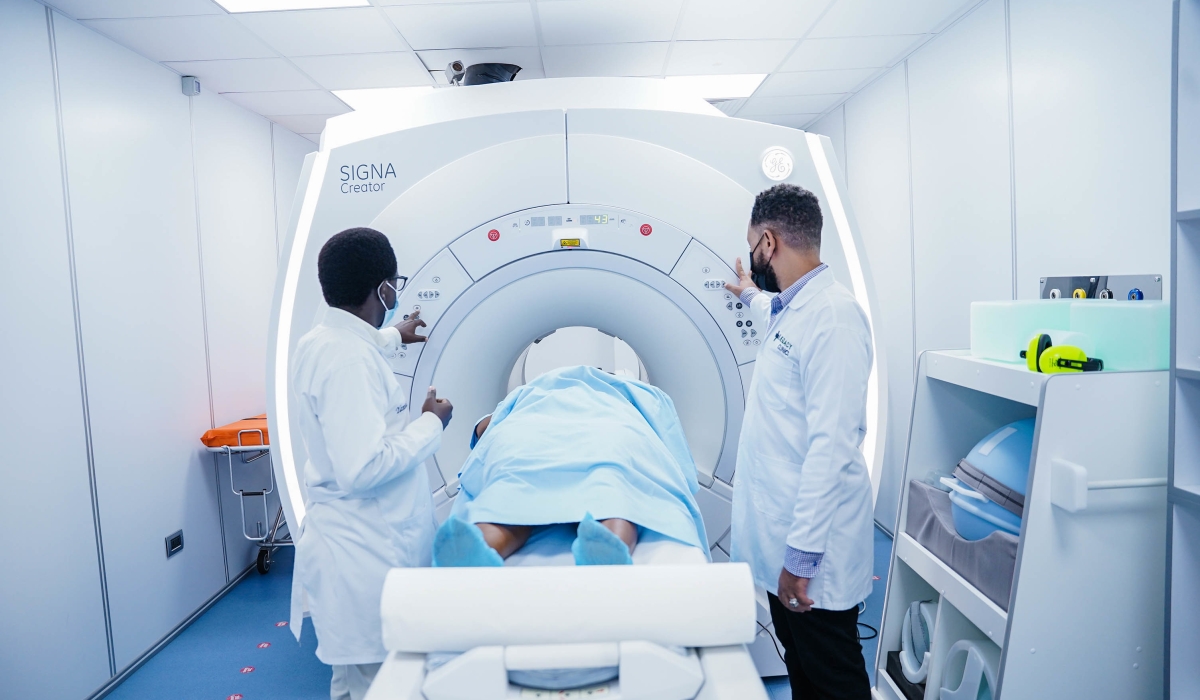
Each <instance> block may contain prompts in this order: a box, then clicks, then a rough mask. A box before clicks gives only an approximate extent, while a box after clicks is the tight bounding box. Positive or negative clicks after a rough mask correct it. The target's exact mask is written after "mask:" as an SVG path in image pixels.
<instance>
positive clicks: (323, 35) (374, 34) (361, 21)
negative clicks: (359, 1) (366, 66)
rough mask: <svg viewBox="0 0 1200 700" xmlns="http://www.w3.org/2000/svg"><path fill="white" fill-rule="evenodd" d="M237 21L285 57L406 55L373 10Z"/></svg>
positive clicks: (240, 18)
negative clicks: (389, 52) (393, 52)
mask: <svg viewBox="0 0 1200 700" xmlns="http://www.w3.org/2000/svg"><path fill="white" fill-rule="evenodd" d="M237 19H238V21H239V22H241V23H242V24H244V25H246V27H248V28H249V29H250V30H251V31H253V32H254V33H255V34H257V35H258V36H259V37H260V38H262V40H263V41H265V42H266V43H268V44H270V45H271V46H272V47H273V48H274V49H275V50H276V51H278V52H279V53H281V54H283V55H284V56H318V55H325V54H346V53H383V52H386V51H407V50H408V47H407V46H406V45H405V44H404V41H403V40H402V39H401V38H400V35H399V34H397V33H396V30H395V29H393V28H392V26H391V24H390V23H389V22H388V21H387V19H386V18H385V17H384V16H383V15H382V14H380V12H379V10H376V9H375V8H373V7H362V8H358V7H356V8H347V9H336V10H305V11H302V12H254V13H247V14H240V15H237Z"/></svg>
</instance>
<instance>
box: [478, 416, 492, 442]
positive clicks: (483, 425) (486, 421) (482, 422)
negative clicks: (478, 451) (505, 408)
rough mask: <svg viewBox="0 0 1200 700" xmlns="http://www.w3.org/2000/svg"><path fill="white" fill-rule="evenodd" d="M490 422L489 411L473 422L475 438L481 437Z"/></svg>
mask: <svg viewBox="0 0 1200 700" xmlns="http://www.w3.org/2000/svg"><path fill="white" fill-rule="evenodd" d="M491 424H492V414H490V413H489V414H487V415H486V416H484V417H483V418H482V419H480V421H479V422H478V423H476V424H475V439H476V440H478V439H479V438H481V437H483V434H484V433H485V432H486V431H487V429H488V426H489V425H491Z"/></svg>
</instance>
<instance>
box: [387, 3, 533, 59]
mask: <svg viewBox="0 0 1200 700" xmlns="http://www.w3.org/2000/svg"><path fill="white" fill-rule="evenodd" d="M385 11H386V12H387V14H388V16H389V17H391V19H392V22H393V23H394V24H395V25H396V28H397V29H399V30H400V33H401V34H402V35H404V38H405V39H406V40H407V41H408V43H409V44H410V45H411V46H412V47H413V48H414V49H417V50H422V49H459V48H464V49H465V48H491V47H501V46H537V33H536V32H535V31H534V28H533V8H532V6H530V4H529V3H528V2H489V3H480V4H474V5H454V4H437V5H399V6H392V7H387V8H385Z"/></svg>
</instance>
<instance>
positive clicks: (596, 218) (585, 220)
mask: <svg viewBox="0 0 1200 700" xmlns="http://www.w3.org/2000/svg"><path fill="white" fill-rule="evenodd" d="M579 223H580V225H582V226H592V225H595V224H607V223H608V214H582V215H580V217H579Z"/></svg>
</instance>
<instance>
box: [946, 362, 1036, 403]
mask: <svg viewBox="0 0 1200 700" xmlns="http://www.w3.org/2000/svg"><path fill="white" fill-rule="evenodd" d="M925 362H926V365H925V374H926V375H927V376H929V377H930V378H932V379H937V380H940V381H943V382H948V383H950V384H957V385H958V386H961V387H966V388H967V389H974V390H975V391H980V392H983V393H985V394H991V395H993V396H999V397H1001V398H1004V399H1008V400H1010V401H1017V402H1019V403H1023V404H1027V405H1029V406H1037V405H1038V402H1039V401H1040V400H1041V398H1042V385H1044V384H1045V383H1046V378H1047V377H1048V376H1049V375H1046V374H1038V373H1036V372H1030V371H1029V370H1028V369H1026V367H1025V365H1022V364H1016V363H1011V364H1010V363H1005V362H994V361H992V360H983V359H980V358H978V357H972V356H971V353H970V351H969V350H942V351H938V352H929V353H926V357H925Z"/></svg>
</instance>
